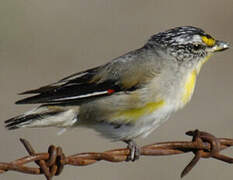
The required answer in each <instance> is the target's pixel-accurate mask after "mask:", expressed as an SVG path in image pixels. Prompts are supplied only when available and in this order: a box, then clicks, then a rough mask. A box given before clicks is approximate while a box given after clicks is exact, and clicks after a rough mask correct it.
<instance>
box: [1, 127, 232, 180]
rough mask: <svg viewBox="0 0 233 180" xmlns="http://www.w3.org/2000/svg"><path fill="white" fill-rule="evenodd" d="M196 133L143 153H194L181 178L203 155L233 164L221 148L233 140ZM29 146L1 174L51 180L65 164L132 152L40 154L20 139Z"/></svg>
mask: <svg viewBox="0 0 233 180" xmlns="http://www.w3.org/2000/svg"><path fill="white" fill-rule="evenodd" d="M186 134H187V135H189V136H192V137H193V139H192V141H173V142H160V143H155V144H151V145H147V146H143V147H141V148H140V155H144V156H161V155H175V154H183V153H187V152H193V153H194V158H193V159H192V160H191V162H190V163H189V164H188V165H187V166H186V167H185V168H184V170H183V171H182V173H181V177H183V176H184V175H186V174H187V173H188V172H190V170H191V169H192V168H193V167H194V166H195V165H196V164H197V162H198V161H199V160H200V159H201V158H214V159H217V160H220V161H224V162H226V163H233V158H231V157H228V156H225V155H222V154H220V151H222V150H224V149H226V148H228V147H231V146H233V139H228V138H216V137H215V136H213V135H212V134H209V133H207V132H202V131H198V130H195V131H188V132H187V133H186ZM20 141H21V143H22V144H23V145H24V147H25V148H26V150H27V152H28V153H29V156H25V157H23V158H20V159H17V160H15V161H12V162H10V163H5V162H0V173H4V172H6V171H18V172H21V173H27V174H43V175H45V177H46V179H47V180H51V179H52V177H53V176H57V175H59V174H60V173H61V172H62V170H63V167H64V166H65V165H73V166H86V165H90V164H93V163H95V162H97V161H100V160H105V161H109V162H122V161H126V160H127V157H128V156H129V155H130V150H129V149H128V148H123V149H114V150H109V151H105V152H102V153H96V152H87V153H79V154H75V155H71V156H65V155H64V153H63V152H62V148H61V147H55V146H54V145H51V146H50V147H49V149H48V152H47V153H36V152H35V151H34V149H33V148H32V146H31V145H30V143H29V142H28V141H27V140H25V139H20ZM33 161H34V162H35V163H36V164H37V165H38V166H39V167H38V168H35V167H30V166H26V165H25V164H27V163H30V162H33Z"/></svg>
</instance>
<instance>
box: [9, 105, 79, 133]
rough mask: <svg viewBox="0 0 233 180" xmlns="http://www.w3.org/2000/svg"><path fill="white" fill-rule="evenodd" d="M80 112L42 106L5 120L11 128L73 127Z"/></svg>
mask: <svg viewBox="0 0 233 180" xmlns="http://www.w3.org/2000/svg"><path fill="white" fill-rule="evenodd" d="M77 116H78V112H77V110H75V109H72V108H63V107H58V106H40V107H38V108H35V109H33V110H31V111H28V112H26V113H24V114H21V115H19V116H16V117H13V118H11V119H9V120H6V121H5V126H6V128H7V129H9V130H13V129H18V128H21V127H49V126H53V127H71V126H72V125H73V124H74V123H75V122H76V121H77Z"/></svg>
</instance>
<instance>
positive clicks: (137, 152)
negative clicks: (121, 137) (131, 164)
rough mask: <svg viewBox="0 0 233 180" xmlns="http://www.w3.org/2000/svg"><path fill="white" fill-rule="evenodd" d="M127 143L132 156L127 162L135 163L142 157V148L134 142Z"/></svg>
mask: <svg viewBox="0 0 233 180" xmlns="http://www.w3.org/2000/svg"><path fill="white" fill-rule="evenodd" d="M124 142H125V143H127V144H128V148H129V149H130V155H129V156H128V157H127V160H126V161H135V160H138V159H139V157H140V148H139V147H138V146H137V144H136V143H135V142H134V141H133V140H125V141H124Z"/></svg>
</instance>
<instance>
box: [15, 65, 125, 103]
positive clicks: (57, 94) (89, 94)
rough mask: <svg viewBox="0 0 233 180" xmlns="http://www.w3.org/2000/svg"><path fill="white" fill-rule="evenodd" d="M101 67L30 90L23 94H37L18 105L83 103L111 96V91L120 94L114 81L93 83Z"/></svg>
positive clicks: (118, 87)
mask: <svg viewBox="0 0 233 180" xmlns="http://www.w3.org/2000/svg"><path fill="white" fill-rule="evenodd" d="M99 68H100V67H97V68H93V69H89V70H87V71H85V72H81V73H77V74H74V75H72V76H69V77H67V78H64V79H62V80H60V81H58V82H57V83H54V84H51V85H48V86H44V87H41V88H39V89H35V90H29V91H26V92H24V93H21V94H37V95H35V96H32V97H28V98H25V99H22V100H19V101H17V102H16V104H37V103H40V104H44V103H46V104H50V103H67V102H76V103H79V102H80V103H81V102H83V101H86V100H88V99H93V98H97V97H102V96H107V95H111V93H109V92H108V90H109V89H111V90H114V92H119V91H121V90H122V89H121V88H120V86H118V85H116V83H115V81H114V80H106V81H104V82H101V83H96V82H92V81H91V80H92V78H93V77H94V75H96V72H97V71H98V69H99ZM82 74H83V75H82Z"/></svg>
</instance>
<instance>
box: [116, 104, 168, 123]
mask: <svg viewBox="0 0 233 180" xmlns="http://www.w3.org/2000/svg"><path fill="white" fill-rule="evenodd" d="M164 104H165V101H164V100H161V101H158V102H150V103H147V104H146V105H145V106H143V107H140V108H134V109H128V110H123V111H120V112H117V113H116V114H115V115H116V116H115V117H117V118H122V119H125V121H126V122H127V121H129V122H135V121H136V120H137V119H138V118H140V117H142V116H143V115H148V114H151V113H153V112H154V111H156V110H157V109H159V108H161V107H162V106H163V105H164Z"/></svg>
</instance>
